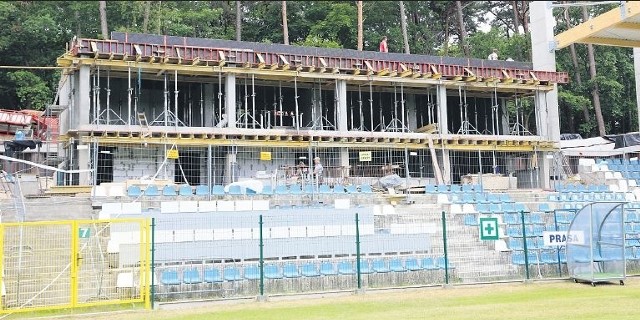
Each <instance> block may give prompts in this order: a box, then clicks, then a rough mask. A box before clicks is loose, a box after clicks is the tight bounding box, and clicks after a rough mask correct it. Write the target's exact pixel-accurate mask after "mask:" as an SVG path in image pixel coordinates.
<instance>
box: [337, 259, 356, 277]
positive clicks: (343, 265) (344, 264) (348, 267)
mask: <svg viewBox="0 0 640 320" xmlns="http://www.w3.org/2000/svg"><path fill="white" fill-rule="evenodd" d="M361 266H362V265H361ZM338 273H339V274H354V273H355V271H354V270H353V263H351V261H341V262H340V263H338Z"/></svg>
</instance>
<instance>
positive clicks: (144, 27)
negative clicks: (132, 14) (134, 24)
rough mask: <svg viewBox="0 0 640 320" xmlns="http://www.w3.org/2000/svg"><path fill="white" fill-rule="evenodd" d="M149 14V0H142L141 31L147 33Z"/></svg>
mask: <svg viewBox="0 0 640 320" xmlns="http://www.w3.org/2000/svg"><path fill="white" fill-rule="evenodd" d="M149 15H151V1H145V2H144V18H142V32H143V33H147V30H149V29H148V27H149Z"/></svg>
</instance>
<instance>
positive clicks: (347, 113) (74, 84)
mask: <svg viewBox="0 0 640 320" xmlns="http://www.w3.org/2000/svg"><path fill="white" fill-rule="evenodd" d="M58 64H59V65H60V66H63V67H66V68H65V72H64V75H63V80H62V81H61V83H62V86H61V89H60V90H61V93H60V98H59V101H58V104H56V105H55V109H56V110H58V111H59V114H60V135H61V137H62V139H61V143H62V145H61V146H62V147H61V148H60V149H59V153H60V156H61V157H62V158H64V159H66V161H65V162H64V164H63V166H64V167H65V169H72V168H75V169H79V170H82V169H95V171H94V174H90V173H85V174H75V175H70V176H66V177H64V178H63V179H62V178H61V180H63V181H61V182H59V184H71V185H73V184H80V185H99V184H102V183H110V182H122V181H125V180H129V179H139V178H140V177H143V176H149V177H156V178H160V179H164V180H167V181H169V182H172V183H176V184H180V183H185V184H189V185H192V186H195V185H199V184H205V185H208V186H209V187H211V186H213V185H216V184H230V183H234V182H238V181H242V180H245V179H261V178H267V177H268V178H270V180H269V182H268V183H265V184H267V185H271V186H272V187H273V188H275V186H276V185H278V184H285V183H287V179H289V183H288V184H290V183H291V182H290V181H291V179H292V178H294V176H295V175H296V166H297V165H299V164H300V162H302V163H303V164H304V166H306V167H308V169H309V170H308V171H309V172H311V171H313V167H314V163H313V162H312V161H311V159H313V158H315V157H320V158H321V163H322V165H323V166H324V176H323V178H324V179H325V180H326V182H327V183H328V184H330V185H334V184H355V185H360V184H371V183H372V182H375V180H376V179H377V178H379V177H381V176H382V175H384V173H385V172H383V167H384V166H390V167H391V168H392V170H393V173H396V174H398V175H399V176H401V177H402V178H406V179H407V181H406V183H407V184H410V185H420V183H422V184H424V183H426V182H432V183H442V184H451V183H460V182H461V181H462V180H463V177H464V176H465V175H469V174H473V175H477V174H483V173H485V174H511V175H512V176H518V178H519V179H520V180H522V182H520V183H518V184H519V185H520V186H521V187H524V186H536V187H545V186H547V187H548V186H549V182H548V181H549V177H550V174H549V172H550V168H551V163H552V161H550V160H548V157H547V155H548V154H554V153H555V152H557V151H558V144H557V142H558V141H556V140H555V139H556V138H555V137H554V136H553V134H552V132H554V130H555V131H557V130H558V129H557V126H558V123H557V119H554V118H552V117H548V116H547V112H548V110H549V108H547V107H543V106H544V105H545V101H546V100H545V99H544V97H545V95H546V93H547V92H550V91H552V90H554V88H555V85H556V84H558V83H565V82H567V80H568V76H567V74H566V73H562V72H553V71H538V70H533V68H532V65H531V64H529V63H523V62H509V61H487V60H480V59H459V58H446V57H431V56H421V55H405V54H393V53H389V54H386V53H385V54H383V53H377V52H360V51H355V50H340V49H319V48H305V47H295V46H285V45H277V44H270V45H265V44H258V43H247V42H235V41H223V40H212V39H197V38H185V37H172V36H162V35H148V34H129V33H116V32H114V33H113V34H112V39H111V40H98V39H84V38H74V39H73V41H71V42H70V43H69V50H68V51H67V52H66V53H65V54H64V55H63V56H61V57H60V58H59V59H58ZM525 109H527V110H528V111H527V114H526V115H525V112H524V110H525ZM530 112H533V114H532V115H529V113H530ZM554 127H555V128H556V129H553V128H554ZM550 128H551V129H550ZM167 156H171V158H169V164H173V163H179V164H180V165H179V166H178V165H175V166H173V165H169V166H165V168H164V169H163V170H161V171H162V172H158V170H159V168H160V167H161V164H162V163H163V162H164V160H165V158H166V157H167ZM304 171H305V172H304V173H306V172H307V170H306V169H305V170H304ZM301 176H304V175H301ZM296 178H298V177H296ZM414 178H421V179H422V180H418V182H416V181H414V180H412V179H414ZM313 179H314V176H313V175H307V176H304V177H299V183H303V182H304V181H307V182H309V183H312V182H314V181H312V180H313ZM420 181H422V182H420ZM315 183H316V184H317V181H315Z"/></svg>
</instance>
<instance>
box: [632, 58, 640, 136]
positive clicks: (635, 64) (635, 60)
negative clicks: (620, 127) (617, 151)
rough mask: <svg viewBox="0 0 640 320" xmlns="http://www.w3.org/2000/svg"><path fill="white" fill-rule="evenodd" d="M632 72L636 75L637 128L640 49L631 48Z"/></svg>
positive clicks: (639, 96)
mask: <svg viewBox="0 0 640 320" xmlns="http://www.w3.org/2000/svg"><path fill="white" fill-rule="evenodd" d="M633 70H634V73H635V75H636V104H637V105H638V110H637V111H638V126H640V48H633ZM638 131H640V128H639V129H638Z"/></svg>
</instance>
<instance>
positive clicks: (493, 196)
mask: <svg viewBox="0 0 640 320" xmlns="http://www.w3.org/2000/svg"><path fill="white" fill-rule="evenodd" d="M487 201H489V202H490V203H496V204H497V203H502V201H500V197H498V195H497V194H493V193H490V194H489V195H487Z"/></svg>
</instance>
